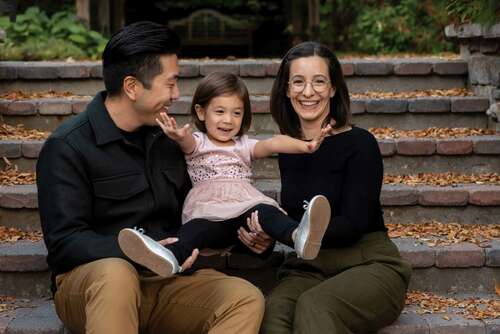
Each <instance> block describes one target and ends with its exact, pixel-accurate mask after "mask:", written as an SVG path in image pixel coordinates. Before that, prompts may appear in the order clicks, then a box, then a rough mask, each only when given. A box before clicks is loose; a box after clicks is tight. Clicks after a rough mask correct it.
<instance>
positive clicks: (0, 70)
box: [0, 62, 17, 80]
mask: <svg viewBox="0 0 500 334" xmlns="http://www.w3.org/2000/svg"><path fill="white" fill-rule="evenodd" d="M16 78H17V68H16V67H15V66H14V64H12V62H1V63H0V79H1V80H13V79H16Z"/></svg>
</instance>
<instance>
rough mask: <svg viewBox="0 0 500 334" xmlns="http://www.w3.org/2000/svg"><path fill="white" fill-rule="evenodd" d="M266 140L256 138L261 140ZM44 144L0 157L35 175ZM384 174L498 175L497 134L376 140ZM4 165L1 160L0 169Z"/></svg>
mask: <svg viewBox="0 0 500 334" xmlns="http://www.w3.org/2000/svg"><path fill="white" fill-rule="evenodd" d="M267 137H268V136H256V138H259V139H264V138H267ZM44 142H45V141H44V140H29V139H27V140H17V139H15V140H0V156H1V157H5V158H7V159H8V160H9V161H10V163H12V164H14V165H17V167H18V169H19V170H20V171H34V170H35V165H36V161H37V159H38V155H39V153H40V150H41V148H42V146H43V143H44ZM378 144H379V147H380V150H381V153H382V156H383V158H384V171H385V173H386V174H398V175H399V174H416V173H439V172H455V173H468V174H470V173H476V174H478V173H491V172H498V171H500V134H498V135H488V136H467V137H459V138H413V137H405V138H397V139H378ZM5 164H6V162H5V161H3V160H0V168H4V167H5ZM252 169H253V173H254V177H255V178H256V179H273V178H279V168H278V159H277V156H276V155H274V156H272V157H269V158H265V159H260V160H257V161H255V162H254V163H253V165H252Z"/></svg>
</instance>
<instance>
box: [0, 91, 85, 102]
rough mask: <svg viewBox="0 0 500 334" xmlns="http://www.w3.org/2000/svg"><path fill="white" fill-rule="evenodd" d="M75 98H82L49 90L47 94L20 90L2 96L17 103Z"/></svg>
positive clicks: (0, 96)
mask: <svg viewBox="0 0 500 334" xmlns="http://www.w3.org/2000/svg"><path fill="white" fill-rule="evenodd" d="M75 97H81V96H80V95H75V94H73V93H71V92H56V91H54V90H49V91H47V92H23V91H20V90H16V91H12V92H8V93H2V94H0V99H5V100H16V101H17V100H31V99H58V98H66V99H71V98H75Z"/></svg>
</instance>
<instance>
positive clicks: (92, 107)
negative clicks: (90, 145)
mask: <svg viewBox="0 0 500 334" xmlns="http://www.w3.org/2000/svg"><path fill="white" fill-rule="evenodd" d="M106 94H107V93H106V91H102V92H99V93H97V95H96V96H95V97H94V98H93V99H92V101H91V102H90V103H89V105H88V107H87V112H88V116H89V122H90V125H91V127H92V130H93V131H94V135H95V139H96V143H97V145H99V146H100V145H105V144H107V143H110V142H113V141H117V140H123V135H122V133H121V131H120V129H119V128H118V127H117V126H116V124H115V122H113V120H112V119H111V116H110V115H109V112H108V110H107V109H106V106H105V105H104V101H105V99H106Z"/></svg>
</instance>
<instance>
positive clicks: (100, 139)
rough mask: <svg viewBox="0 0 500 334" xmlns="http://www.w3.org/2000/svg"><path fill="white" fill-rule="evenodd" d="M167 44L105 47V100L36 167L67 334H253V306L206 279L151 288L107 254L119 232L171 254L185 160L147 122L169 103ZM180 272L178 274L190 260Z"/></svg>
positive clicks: (257, 302) (138, 35)
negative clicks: (138, 235) (156, 243)
mask: <svg viewBox="0 0 500 334" xmlns="http://www.w3.org/2000/svg"><path fill="white" fill-rule="evenodd" d="M179 44H180V43H179V39H178V37H177V36H176V35H175V34H174V33H173V32H172V31H170V30H168V29H167V28H165V27H163V26H161V25H159V24H155V23H152V22H138V23H135V24H132V25H130V26H128V27H126V28H124V29H123V30H122V31H120V32H118V33H117V34H115V35H114V36H112V37H111V40H110V41H109V43H108V44H107V46H106V48H105V50H104V53H103V74H104V83H105V87H106V91H104V92H100V93H98V94H97V95H96V96H95V97H94V99H93V100H92V101H91V102H90V104H89V105H88V107H87V109H86V111H85V112H83V113H82V114H80V115H78V116H76V117H74V118H73V119H71V120H70V121H68V122H65V123H64V124H63V125H61V126H60V127H59V128H58V129H57V130H56V131H55V132H54V133H53V134H52V135H51V136H50V137H49V139H48V140H47V142H46V143H45V145H44V147H43V149H42V151H41V153H40V157H39V161H38V165H37V175H38V179H37V185H38V201H39V210H40V217H41V222H42V229H43V232H44V239H45V243H46V245H47V248H48V258H47V261H48V263H49V265H50V268H51V269H52V271H53V289H54V293H55V294H54V303H55V306H56V311H57V313H58V315H59V316H60V318H61V319H62V321H63V323H64V324H65V325H66V326H67V327H68V328H69V329H70V330H72V331H74V332H77V333H83V332H85V333H106V334H110V333H120V334H123V333H138V332H144V333H146V332H147V333H203V332H210V333H256V332H257V331H258V327H259V325H260V321H261V319H262V315H263V310H264V299H263V296H262V294H261V293H260V291H259V290H258V289H257V288H255V287H254V286H253V285H251V284H250V283H248V282H246V281H244V280H242V279H239V278H235V277H229V276H225V275H224V274H222V273H219V272H217V271H215V270H211V269H204V270H198V271H196V272H194V273H193V274H191V275H177V276H175V277H173V278H169V279H159V278H158V277H151V276H148V275H147V274H146V273H144V272H143V271H142V270H141V268H139V266H137V265H135V264H133V263H132V262H131V261H129V260H128V259H127V258H126V257H125V255H124V254H123V253H122V251H121V250H120V248H119V246H118V242H117V235H118V233H119V231H120V230H121V229H123V228H135V229H137V230H138V231H141V232H142V233H145V234H146V235H149V236H150V237H152V238H153V239H155V240H161V241H160V242H161V243H163V244H166V243H170V242H175V238H172V236H175V234H176V230H177V228H178V227H179V226H180V217H181V210H182V204H183V201H184V198H185V196H186V194H187V192H188V190H189V188H190V182H189V177H188V175H187V172H186V167H185V162H184V157H183V154H182V152H181V150H180V149H179V147H178V146H177V145H176V144H175V143H174V142H173V141H171V140H170V139H168V138H167V137H166V136H165V135H164V134H163V132H162V131H161V129H160V128H158V127H156V126H155V124H156V122H155V119H156V118H157V117H158V115H159V113H160V112H162V111H165V110H168V107H169V106H170V105H171V104H172V103H173V102H174V101H175V100H176V99H177V98H178V97H179V88H178V87H177V78H178V74H179V66H178V61H177V50H178V49H179ZM197 254H198V251H197V250H194V251H193V253H192V256H191V257H190V258H188V259H187V260H186V262H185V263H184V264H182V267H183V270H185V269H188V268H189V267H190V266H191V265H192V263H193V262H194V261H195V259H196V257H197Z"/></svg>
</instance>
